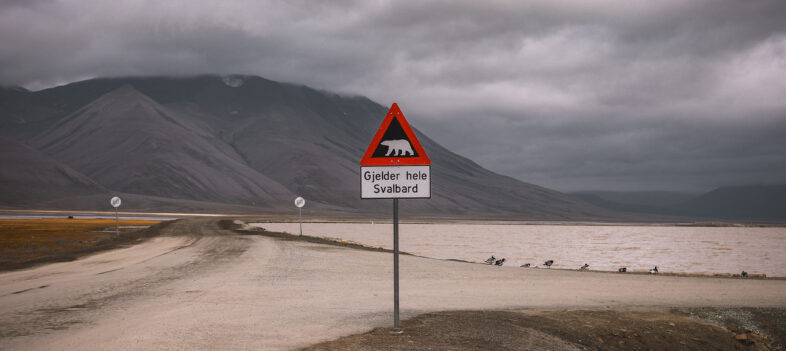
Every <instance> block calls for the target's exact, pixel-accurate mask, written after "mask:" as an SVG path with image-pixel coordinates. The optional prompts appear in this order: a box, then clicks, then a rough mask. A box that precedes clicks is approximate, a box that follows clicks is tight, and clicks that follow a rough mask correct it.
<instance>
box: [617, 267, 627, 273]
mask: <svg viewBox="0 0 786 351" xmlns="http://www.w3.org/2000/svg"><path fill="white" fill-rule="evenodd" d="M627 271H628V267H622V268H620V269H619V272H620V273H625V272H627Z"/></svg>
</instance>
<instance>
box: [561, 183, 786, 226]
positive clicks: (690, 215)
mask: <svg viewBox="0 0 786 351" xmlns="http://www.w3.org/2000/svg"><path fill="white" fill-rule="evenodd" d="M572 195H573V196H576V197H577V198H580V199H582V200H584V201H586V202H589V203H591V204H593V205H596V206H598V207H603V208H606V209H609V210H614V211H620V212H628V213H642V214H653V215H663V216H672V217H674V218H680V217H681V218H687V219H725V220H768V221H786V185H756V186H735V187H721V188H718V189H715V190H712V191H710V192H707V193H704V194H692V193H679V192H629V193H626V192H604V191H586V192H576V193H573V194H572Z"/></svg>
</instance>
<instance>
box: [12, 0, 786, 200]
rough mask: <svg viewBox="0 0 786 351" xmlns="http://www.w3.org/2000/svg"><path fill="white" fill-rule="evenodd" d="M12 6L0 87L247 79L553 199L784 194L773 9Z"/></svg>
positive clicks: (780, 31)
mask: <svg viewBox="0 0 786 351" xmlns="http://www.w3.org/2000/svg"><path fill="white" fill-rule="evenodd" d="M188 5H189V6H183V4H182V3H178V2H123V1H120V2H105V1H80V2H67V1H35V2H20V1H11V2H4V3H2V11H0V42H3V43H4V45H2V47H0V84H18V85H24V86H27V87H29V88H33V89H36V88H42V87H47V86H51V85H54V84H60V83H65V82H69V81H73V80H77V79H84V78H90V77H97V76H119V75H130V74H137V75H162V74H176V75H187V74H198V73H219V74H224V73H226V74H228V73H246V74H258V75H261V76H264V77H267V78H271V79H276V80H282V81H288V82H297V83H304V84H308V85H311V86H314V87H317V88H322V89H328V90H334V91H340V92H345V93H352V94H362V95H367V96H369V97H371V98H372V99H374V100H376V101H378V102H380V103H382V104H389V103H391V102H393V101H398V102H399V103H400V105H401V106H402V109H403V110H404V112H405V113H406V114H407V116H408V117H409V118H410V119H411V122H412V123H413V124H415V125H416V126H418V127H419V129H421V130H423V131H424V132H426V133H428V134H429V135H430V136H432V137H433V138H435V139H436V140H437V141H438V142H440V143H443V144H444V145H446V146H448V147H450V148H451V149H454V150H456V151H458V152H459V153H461V154H463V155H465V156H468V157H470V158H472V159H473V160H476V161H477V162H479V163H480V164H482V165H484V166H486V167H488V168H490V169H492V170H495V171H499V172H502V173H505V174H508V175H511V176H514V177H517V178H519V179H522V180H524V181H529V182H534V183H537V184H542V185H546V186H551V187H555V188H557V189H591V188H596V189H609V190H624V189H638V188H641V189H693V190H695V189H698V190H706V189H709V188H712V187H714V186H719V185H728V184H748V183H772V182H779V181H780V182H782V181H783V179H786V177H784V176H786V170H784V166H783V165H784V164H786V162H784V161H786V159H785V158H784V155H786V143H785V142H784V141H783V139H784V138H783V137H782V135H784V134H786V101H784V99H783V96H786V64H784V62H786V22H785V21H783V18H786V2H782V1H732V0H728V1H708V0H707V1H691V2H685V1H681V0H680V1H677V0H671V1H658V2H648V1H629V2H624V3H620V2H617V1H592V2H585V3H577V2H573V1H527V2H516V1H490V2H477V1H461V2H454V1H449V2H447V1H429V2H423V1H380V2H368V1H343V2H329V3H326V2H311V1H294V2H278V1H265V2H255V1H249V2H222V3H219V4H215V3H213V2H207V1H191V2H189V3H188Z"/></svg>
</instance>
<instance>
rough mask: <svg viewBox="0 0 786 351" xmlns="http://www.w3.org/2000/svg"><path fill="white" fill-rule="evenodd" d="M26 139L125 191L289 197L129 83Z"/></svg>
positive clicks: (220, 198) (221, 198)
mask: <svg viewBox="0 0 786 351" xmlns="http://www.w3.org/2000/svg"><path fill="white" fill-rule="evenodd" d="M31 145H33V146H35V147H37V148H39V149H40V150H42V151H43V152H45V153H47V154H49V155H51V156H52V157H54V158H56V159H58V160H61V161H62V162H64V163H66V164H69V165H71V166H72V167H73V168H74V169H76V170H78V171H80V172H82V173H84V174H85V175H87V176H88V177H90V178H91V179H93V180H95V181H96V182H98V183H100V184H102V185H104V186H105V187H107V188H110V189H113V190H116V191H120V192H125V193H134V194H148V195H154V196H161V197H169V198H175V199H192V200H202V201H206V200H207V201H217V202H230V203H246V204H251V203H253V202H258V203H259V204H262V205H267V207H273V205H274V203H275V202H277V201H279V200H281V199H288V198H292V197H293V196H294V195H293V194H292V193H291V192H290V191H288V190H287V189H286V188H284V187H283V186H282V185H281V184H278V183H277V182H275V181H273V180H271V179H270V178H268V177H266V176H265V175H263V174H261V173H259V172H257V171H255V170H253V169H251V168H249V167H248V166H247V165H246V164H245V163H244V161H243V159H242V157H240V156H239V155H238V154H237V153H236V152H235V150H234V149H233V148H232V147H231V146H229V145H226V144H225V143H222V142H221V141H220V140H217V139H216V138H215V137H214V136H213V135H211V134H209V133H207V132H205V131H203V130H201V129H200V128H199V127H198V126H197V125H195V124H193V123H192V121H190V120H189V119H187V118H183V117H182V116H179V115H178V114H177V113H176V112H174V111H170V110H169V109H167V108H165V107H163V106H161V105H159V104H158V103H156V102H155V101H153V100H152V99H150V98H149V97H147V96H145V95H143V94H142V93H140V92H138V91H137V90H136V89H134V88H133V87H132V86H130V85H123V86H121V87H119V88H117V89H115V90H113V91H111V92H109V93H107V94H105V95H103V96H101V97H99V98H98V99H96V100H95V101H93V102H91V103H89V104H88V105H86V106H85V107H83V108H81V109H79V110H77V111H75V112H74V113H72V114H70V115H68V116H66V117H64V118H62V119H60V120H59V121H58V122H57V123H56V124H54V125H53V126H52V127H51V128H50V129H49V130H47V131H46V132H44V133H43V134H41V135H40V136H37V137H35V138H33V139H32V140H31ZM85 155H89V157H85Z"/></svg>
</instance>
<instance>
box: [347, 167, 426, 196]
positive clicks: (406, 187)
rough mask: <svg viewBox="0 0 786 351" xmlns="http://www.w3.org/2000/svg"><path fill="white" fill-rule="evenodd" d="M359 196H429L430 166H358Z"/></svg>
mask: <svg viewBox="0 0 786 351" xmlns="http://www.w3.org/2000/svg"><path fill="white" fill-rule="evenodd" d="M360 198H361V199H395V198H409V199H423V198H431V166H368V167H360Z"/></svg>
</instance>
